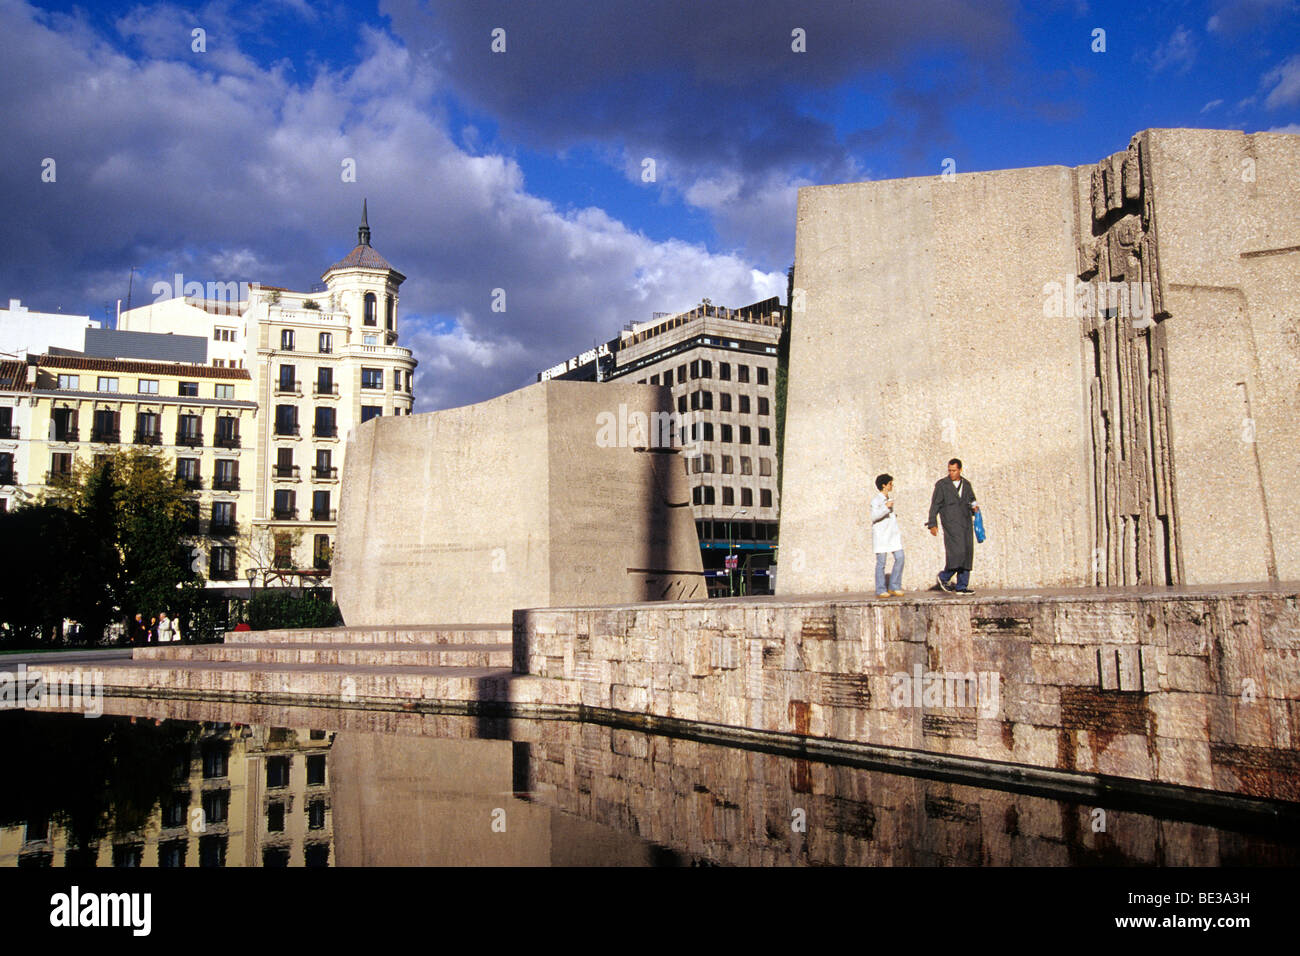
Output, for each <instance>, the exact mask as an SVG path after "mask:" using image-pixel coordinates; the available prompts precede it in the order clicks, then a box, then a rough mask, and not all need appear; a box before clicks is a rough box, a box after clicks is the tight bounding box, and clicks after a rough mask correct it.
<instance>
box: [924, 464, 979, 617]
mask: <svg viewBox="0 0 1300 956" xmlns="http://www.w3.org/2000/svg"><path fill="white" fill-rule="evenodd" d="M979 510H980V506H979V505H977V504H976V503H975V489H974V488H972V487H971V485H970V482H969V481H967V480H966V479H965V478H963V477H962V476H961V459H960V458H954V459H952V460H951V461H949V462H948V477H947V478H940V479H939V480H938V481H937V482H935V485H934V494H933V495H931V497H930V519H929V520H928V521H927V522H926V523H925V526H926V527H927V528H929V529H930V534H934V535H937V534H938V533H939V529H938V527H937V526H936V524H935V519H936V518H939V517H941V518H942V519H943V550H944V555H945V559H944V568H943V570H942V571H940V572H939V577H938V587H939V589H940V590H941V591H956V592H957V593H958V594H971V593H973V592H972V591H971V589H970V587H969V584H970V569H971V563H972V562H973V560H974V558H975V528H974V526H973V525H972V521H973V520H974V519H973V517H972V516H973V515H974V514H975V512H977V511H979ZM954 574H955V575H957V586H956V587H955V588H954V587H952V586H951V584H950V583H949V582H951V581H952V576H953V575H954Z"/></svg>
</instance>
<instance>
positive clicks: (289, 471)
mask: <svg viewBox="0 0 1300 956" xmlns="http://www.w3.org/2000/svg"><path fill="white" fill-rule="evenodd" d="M271 477H273V478H288V479H291V480H293V481H297V480H298V466H297V465H272V466H271Z"/></svg>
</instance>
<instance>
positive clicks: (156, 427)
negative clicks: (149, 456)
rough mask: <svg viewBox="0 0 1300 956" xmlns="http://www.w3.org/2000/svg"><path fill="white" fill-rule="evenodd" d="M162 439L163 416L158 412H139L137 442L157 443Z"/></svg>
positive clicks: (138, 443)
mask: <svg viewBox="0 0 1300 956" xmlns="http://www.w3.org/2000/svg"><path fill="white" fill-rule="evenodd" d="M161 441H162V416H161V415H159V414H158V413H157V412H137V413H136V416H135V442H136V444H137V445H157V444H159V443H160V442H161Z"/></svg>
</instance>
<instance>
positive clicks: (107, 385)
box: [95, 375, 183, 394]
mask: <svg viewBox="0 0 1300 956" xmlns="http://www.w3.org/2000/svg"><path fill="white" fill-rule="evenodd" d="M95 391H97V392H116V391H117V379H115V378H105V377H104V376H102V375H101V376H100V377H99V381H98V382H97V383H96V385H95ZM182 394H183V393H182Z"/></svg>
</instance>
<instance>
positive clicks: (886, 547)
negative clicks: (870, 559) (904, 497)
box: [871, 475, 903, 598]
mask: <svg viewBox="0 0 1300 956" xmlns="http://www.w3.org/2000/svg"><path fill="white" fill-rule="evenodd" d="M893 493H894V476H893V475H877V476H876V496H875V497H874V498H872V499H871V543H872V546H873V548H874V550H875V552H876V597H878V598H884V597H889V596H890V595H893V596H895V597H902V596H903V535H902V532H900V531H899V530H898V519H897V518H896V517H894V499H893V497H892V495H893ZM891 554H892V555H893V556H894V566H893V568H891V569H890V574H889V586H888V587H886V586H885V561H886V560H887V559H888V557H889V555H891Z"/></svg>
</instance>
